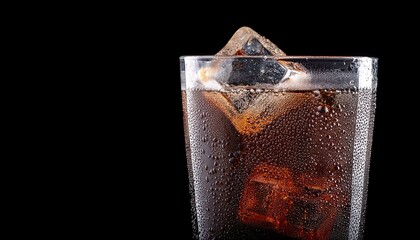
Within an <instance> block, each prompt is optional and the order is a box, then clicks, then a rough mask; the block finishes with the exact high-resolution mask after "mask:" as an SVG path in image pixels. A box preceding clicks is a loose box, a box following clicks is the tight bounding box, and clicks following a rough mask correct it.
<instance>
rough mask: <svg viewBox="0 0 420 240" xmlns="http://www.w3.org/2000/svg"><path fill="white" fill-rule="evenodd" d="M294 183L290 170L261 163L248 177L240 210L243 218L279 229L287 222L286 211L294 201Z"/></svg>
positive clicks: (239, 212) (295, 189)
mask: <svg viewBox="0 0 420 240" xmlns="http://www.w3.org/2000/svg"><path fill="white" fill-rule="evenodd" d="M297 191H298V189H297V188H296V187H295V185H294V184H293V180H292V175H291V172H290V171H289V169H287V168H282V167H276V166H270V165H267V164H261V165H258V166H257V167H256V168H254V170H253V171H252V173H251V174H250V176H249V177H248V179H247V181H246V184H245V188H244V191H243V194H242V198H241V202H240V207H239V211H238V215H239V219H240V220H241V221H242V222H244V223H247V224H251V225H257V226H264V227H267V228H271V229H276V227H277V225H278V224H279V222H284V221H285V220H286V219H285V218H284V217H285V215H284V214H278V213H279V212H285V211H287V209H290V207H291V206H292V204H293V201H292V199H293V194H295V193H296V192H297Z"/></svg>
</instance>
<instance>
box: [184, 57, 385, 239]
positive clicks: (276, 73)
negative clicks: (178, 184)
mask: <svg viewBox="0 0 420 240" xmlns="http://www.w3.org/2000/svg"><path fill="white" fill-rule="evenodd" d="M180 68H181V83H182V84H181V87H182V89H181V90H182V103H183V113H184V130H185V142H186V153H187V166H188V172H189V180H190V191H191V206H192V216H193V225H194V226H193V228H194V232H195V235H194V238H196V239H362V238H363V227H364V219H365V208H366V198H367V185H368V175H369V161H370V149H371V145H372V132H373V122H374V112H375V99H376V86H377V59H376V58H369V57H312V56H311V57H309V56H308V57H307V56H304V57H296V56H294V57H280V58H275V57H270V56H184V57H181V58H180Z"/></svg>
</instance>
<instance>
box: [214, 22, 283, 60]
mask: <svg viewBox="0 0 420 240" xmlns="http://www.w3.org/2000/svg"><path fill="white" fill-rule="evenodd" d="M216 55H219V56H233V55H248V56H253V55H271V56H274V57H284V56H286V54H285V53H284V52H283V51H282V50H281V49H280V48H278V47H277V46H276V45H275V44H274V43H272V42H271V41H270V40H268V39H267V38H265V37H263V36H261V35H259V34H258V33H257V32H255V31H254V30H252V29H251V28H249V27H241V28H239V29H238V30H237V31H236V32H235V33H234V34H233V36H232V38H231V39H230V40H229V41H228V43H227V44H226V45H225V46H224V47H223V48H222V50H220V51H219V52H218V53H217V54H216Z"/></svg>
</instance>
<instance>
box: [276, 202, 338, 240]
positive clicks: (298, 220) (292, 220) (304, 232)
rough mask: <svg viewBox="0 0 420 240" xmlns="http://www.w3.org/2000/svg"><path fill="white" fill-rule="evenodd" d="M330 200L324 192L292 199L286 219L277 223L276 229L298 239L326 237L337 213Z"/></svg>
mask: <svg viewBox="0 0 420 240" xmlns="http://www.w3.org/2000/svg"><path fill="white" fill-rule="evenodd" d="M330 200H331V199H330V198H329V197H328V195H326V194H325V195H322V196H320V197H313V198H305V197H300V198H297V199H293V203H292V206H291V208H290V209H289V210H288V212H287V216H286V221H285V222H284V223H283V224H279V225H277V226H276V230H277V231H279V232H281V233H283V234H285V235H287V236H290V237H294V238H299V239H309V240H312V239H313V240H323V239H325V240H326V239H328V238H329V235H330V233H331V232H332V228H333V226H334V222H335V219H336V215H337V207H336V206H335V205H332V204H331V202H330Z"/></svg>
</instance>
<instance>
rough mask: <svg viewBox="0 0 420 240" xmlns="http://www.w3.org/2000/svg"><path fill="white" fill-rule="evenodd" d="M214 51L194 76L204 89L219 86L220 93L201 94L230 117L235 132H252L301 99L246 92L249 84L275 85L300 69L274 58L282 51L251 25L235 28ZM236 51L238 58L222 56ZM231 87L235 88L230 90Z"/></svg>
mask: <svg viewBox="0 0 420 240" xmlns="http://www.w3.org/2000/svg"><path fill="white" fill-rule="evenodd" d="M216 55H217V56H221V57H220V58H217V57H216V58H215V59H214V60H213V61H210V62H208V63H207V64H206V65H205V66H202V67H201V69H200V70H199V72H198V79H199V80H200V82H201V84H202V85H203V86H204V87H205V88H206V89H208V90H217V91H219V90H221V93H220V94H214V93H209V94H205V96H206V97H208V99H209V100H210V101H212V102H213V103H214V104H215V106H217V107H219V108H220V109H221V110H222V111H223V112H224V113H225V114H226V116H227V117H228V118H229V119H230V120H232V123H233V125H234V126H235V127H236V129H237V130H238V131H239V132H241V133H246V134H252V133H256V132H258V131H260V130H261V129H262V128H263V127H264V126H265V125H267V124H268V123H270V122H271V121H273V120H274V119H275V118H276V117H278V116H280V115H281V114H282V113H285V112H286V110H289V109H290V108H293V107H296V106H297V105H298V104H300V103H301V102H300V101H296V98H295V97H291V96H287V97H286V96H284V97H273V96H269V95H267V94H261V93H259V92H255V93H252V94H251V93H250V91H249V88H255V89H275V87H274V86H276V85H277V84H280V83H282V82H283V81H285V79H287V78H288V77H289V76H291V74H292V73H293V72H296V71H301V70H303V69H304V68H303V67H302V66H300V65H299V64H291V63H288V62H285V61H283V63H282V60H279V59H277V58H280V57H284V56H286V54H285V53H284V52H283V51H282V50H281V49H279V48H278V47H277V46H276V45H275V44H274V43H272V42H271V41H270V40H268V39H266V38H265V37H263V36H261V35H259V34H258V33H256V32H255V31H254V30H252V29H251V28H249V27H241V28H240V29H238V30H237V31H236V32H235V34H234V35H233V36H232V38H231V39H230V40H229V41H228V43H227V44H226V45H225V46H224V48H223V49H222V50H220V51H219V52H218V53H217V54H216ZM239 55H240V56H241V57H238V58H224V57H223V56H239ZM255 56H260V57H255ZM261 56H267V57H261ZM235 89H236V90H238V91H233V90H235ZM239 89H247V90H245V91H240V90H239ZM225 90H226V91H225ZM231 90H232V91H231Z"/></svg>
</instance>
